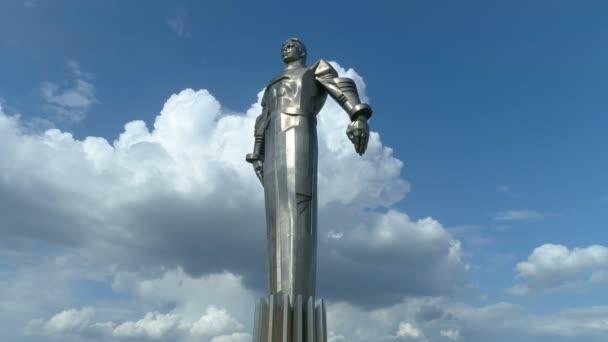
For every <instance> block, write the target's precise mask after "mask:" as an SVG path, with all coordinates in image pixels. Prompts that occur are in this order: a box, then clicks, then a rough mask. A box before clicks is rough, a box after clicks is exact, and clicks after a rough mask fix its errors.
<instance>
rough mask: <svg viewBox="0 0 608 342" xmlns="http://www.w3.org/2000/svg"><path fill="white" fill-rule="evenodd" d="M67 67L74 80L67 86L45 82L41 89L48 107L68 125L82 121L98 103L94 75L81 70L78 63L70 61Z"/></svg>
mask: <svg viewBox="0 0 608 342" xmlns="http://www.w3.org/2000/svg"><path fill="white" fill-rule="evenodd" d="M67 67H68V69H69V70H70V72H71V74H72V76H73V79H71V80H70V81H69V82H68V83H67V85H65V86H59V85H57V84H56V83H54V82H50V81H46V82H43V83H42V85H41V87H40V93H41V95H42V98H43V99H44V100H45V102H46V107H47V108H48V109H49V110H50V111H51V112H52V114H54V115H56V116H57V119H59V120H60V121H63V122H67V123H73V122H78V121H81V120H82V119H84V118H85V116H86V114H87V113H88V111H89V110H90V108H91V107H92V106H93V104H95V103H96V102H97V98H96V95H95V94H96V89H95V86H94V85H93V83H92V80H93V74H91V73H89V72H87V71H84V70H82V69H81V68H80V66H79V65H78V63H77V62H76V61H73V60H72V61H69V62H68V63H67Z"/></svg>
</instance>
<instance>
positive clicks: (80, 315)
mask: <svg viewBox="0 0 608 342" xmlns="http://www.w3.org/2000/svg"><path fill="white" fill-rule="evenodd" d="M92 315H93V309H91V308H83V309H80V310H77V309H69V310H65V311H62V312H60V313H58V314H56V315H55V316H53V317H51V319H49V320H48V322H46V323H45V324H44V326H43V329H44V331H45V332H46V333H48V334H51V335H55V334H65V333H68V332H73V331H77V330H79V329H82V328H83V327H85V326H86V325H87V324H88V323H89V320H90V318H91V316H92Z"/></svg>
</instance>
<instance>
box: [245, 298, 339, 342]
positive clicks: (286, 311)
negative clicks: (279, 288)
mask: <svg viewBox="0 0 608 342" xmlns="http://www.w3.org/2000/svg"><path fill="white" fill-rule="evenodd" d="M253 342H327V323H326V318H325V302H324V301H323V300H322V299H321V300H319V301H318V302H316V303H315V298H314V297H309V298H307V299H306V300H305V299H303V298H302V296H301V295H298V296H296V298H295V299H294V302H293V303H291V302H290V300H289V296H288V295H285V294H282V293H277V294H271V295H269V296H268V297H263V298H261V299H260V300H259V301H258V303H257V304H256V307H255V318H254V328H253Z"/></svg>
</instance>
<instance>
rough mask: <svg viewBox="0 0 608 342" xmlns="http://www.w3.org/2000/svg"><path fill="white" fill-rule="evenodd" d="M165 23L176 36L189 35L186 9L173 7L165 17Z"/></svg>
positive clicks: (188, 20)
mask: <svg viewBox="0 0 608 342" xmlns="http://www.w3.org/2000/svg"><path fill="white" fill-rule="evenodd" d="M167 24H169V27H170V28H171V30H173V32H175V34H177V36H178V37H180V38H181V37H189V36H190V32H191V31H190V15H189V14H188V11H186V9H184V8H181V7H178V8H174V9H173V10H172V11H171V14H170V15H169V18H168V19H167Z"/></svg>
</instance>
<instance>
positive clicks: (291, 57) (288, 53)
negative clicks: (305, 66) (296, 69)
mask: <svg viewBox="0 0 608 342" xmlns="http://www.w3.org/2000/svg"><path fill="white" fill-rule="evenodd" d="M281 56H282V57H283V62H284V63H285V64H287V63H291V62H294V61H297V60H298V59H301V60H302V62H304V63H305V62H306V46H304V43H302V41H301V40H299V39H298V38H289V39H287V40H286V41H285V43H283V46H281Z"/></svg>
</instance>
